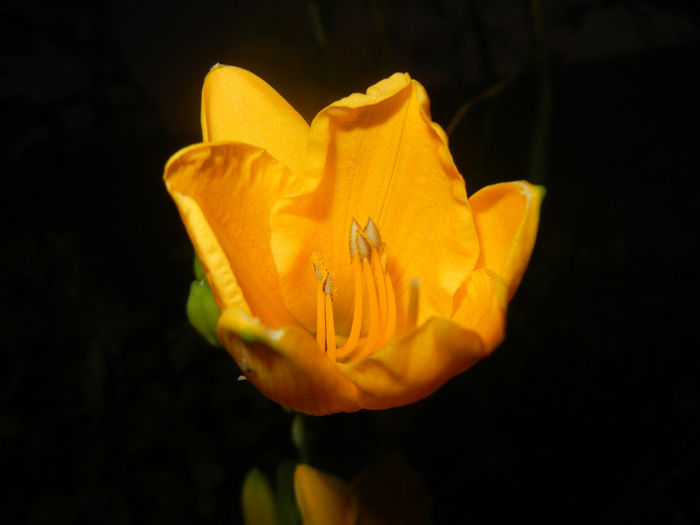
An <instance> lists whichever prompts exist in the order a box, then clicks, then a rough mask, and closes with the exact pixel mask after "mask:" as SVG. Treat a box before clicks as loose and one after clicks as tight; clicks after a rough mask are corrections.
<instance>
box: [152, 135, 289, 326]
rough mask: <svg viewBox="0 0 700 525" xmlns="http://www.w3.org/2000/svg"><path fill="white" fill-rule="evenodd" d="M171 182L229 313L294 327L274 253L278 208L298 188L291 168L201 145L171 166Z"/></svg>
mask: <svg viewBox="0 0 700 525" xmlns="http://www.w3.org/2000/svg"><path fill="white" fill-rule="evenodd" d="M165 181H166V185H167V187H168V191H169V192H170V194H171V195H172V197H173V199H174V200H175V203H176V204H177V206H178V210H179V211H180V214H181V216H182V219H183V222H184V223H185V226H186V228H187V231H188V233H189V235H190V238H191V239H192V242H193V244H194V246H195V249H196V251H197V254H198V255H199V258H200V260H201V262H202V266H203V267H204V269H205V272H206V274H207V278H208V280H209V282H210V283H211V286H212V291H213V292H214V295H215V297H216V299H217V302H218V303H219V307H220V308H221V309H222V310H224V309H225V308H227V307H229V306H236V307H237V308H239V309H241V310H242V311H244V312H246V313H249V314H252V315H254V316H257V317H259V318H260V319H261V320H262V321H263V322H264V323H265V324H266V325H267V326H271V327H277V326H282V325H286V324H290V323H293V322H294V321H293V319H292V318H291V316H290V315H289V313H288V312H287V310H286V308H285V307H284V301H283V300H282V297H281V295H280V289H279V280H278V276H277V270H276V268H275V265H274V262H273V260H272V253H271V251H270V224H269V216H270V209H271V207H272V205H273V204H274V202H275V201H276V199H277V198H279V197H280V196H281V195H284V194H285V193H287V192H289V191H298V184H297V182H296V179H294V178H293V177H292V175H291V173H290V172H289V170H288V169H287V168H286V167H285V166H284V165H282V164H280V163H279V162H277V161H276V160H275V159H274V158H273V157H271V156H270V155H268V154H267V153H266V152H265V151H263V150H261V149H259V148H256V147H253V146H249V145H246V144H200V145H195V146H191V147H189V148H186V149H184V150H181V151H180V152H179V153H177V154H176V155H175V156H173V157H172V158H171V159H170V160H169V161H168V164H167V166H166V169H165Z"/></svg>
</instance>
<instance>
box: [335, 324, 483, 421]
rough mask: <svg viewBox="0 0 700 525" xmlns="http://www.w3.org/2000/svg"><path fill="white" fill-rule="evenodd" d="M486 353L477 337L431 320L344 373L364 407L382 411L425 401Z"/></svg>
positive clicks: (344, 366) (347, 367) (348, 365)
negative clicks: (357, 391) (424, 399)
mask: <svg viewBox="0 0 700 525" xmlns="http://www.w3.org/2000/svg"><path fill="white" fill-rule="evenodd" d="M486 354H487V352H486V350H485V349H484V345H483V342H482V341H481V339H480V338H479V337H478V335H477V334H475V333H472V332H469V331H467V330H464V329H463V328H461V327H460V326H458V325H457V324H455V323H453V322H451V321H448V320H446V319H442V318H439V317H431V318H429V319H428V320H427V321H425V322H424V323H423V324H422V325H421V326H419V327H418V328H416V329H415V330H413V331H412V332H409V333H407V334H405V335H403V336H402V337H399V338H397V339H394V340H393V341H391V342H389V344H387V345H386V346H385V347H384V348H382V349H380V350H377V351H376V352H374V353H373V354H371V355H370V356H368V357H366V358H364V359H362V360H360V361H357V362H355V361H353V362H351V363H349V364H347V365H343V366H342V368H343V372H344V374H345V375H346V376H347V377H348V378H349V379H350V380H351V381H352V382H353V383H355V384H356V385H357V387H358V388H359V389H360V403H361V405H362V407H363V408H370V409H373V410H383V409H385V408H391V407H397V406H402V405H407V404H409V403H413V402H415V401H418V400H420V399H423V398H424V397H426V396H428V395H430V394H432V393H433V392H435V391H436V390H437V389H438V388H439V387H440V386H442V385H443V384H444V383H445V382H446V381H448V380H449V379H451V378H452V377H454V376H456V375H458V374H460V373H462V372H464V371H465V370H466V369H467V368H469V367H471V366H472V365H473V364H475V363H476V362H477V361H478V360H479V359H481V358H482V357H484V356H485V355H486Z"/></svg>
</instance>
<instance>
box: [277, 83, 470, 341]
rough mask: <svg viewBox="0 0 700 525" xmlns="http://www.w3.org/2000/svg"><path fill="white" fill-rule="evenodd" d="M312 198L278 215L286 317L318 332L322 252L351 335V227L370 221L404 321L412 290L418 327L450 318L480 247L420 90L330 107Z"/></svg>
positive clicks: (311, 174) (320, 134) (401, 86)
mask: <svg viewBox="0 0 700 525" xmlns="http://www.w3.org/2000/svg"><path fill="white" fill-rule="evenodd" d="M309 137H310V138H309V145H308V148H307V151H306V154H307V159H306V162H307V164H306V177H307V179H308V180H309V181H318V183H317V185H316V186H315V187H314V188H313V189H312V190H311V191H309V192H307V193H304V194H301V195H298V196H294V197H291V198H290V199H287V200H286V201H282V202H281V203H280V205H279V206H278V207H276V209H275V210H274V211H273V215H272V217H271V224H272V231H273V236H272V250H273V253H274V258H275V262H276V264H277V268H278V270H279V272H280V276H281V284H282V290H283V294H284V297H285V299H286V302H287V307H288V308H289V309H290V311H292V313H293V314H294V315H295V316H296V317H297V319H299V320H301V321H302V322H303V324H304V326H306V327H307V328H309V329H313V322H314V319H315V312H316V307H315V302H314V295H313V293H312V290H313V289H314V282H313V279H314V276H313V275H312V272H310V271H309V263H308V261H309V257H310V255H311V253H313V252H317V253H319V254H320V255H321V257H322V258H323V260H324V262H325V264H326V266H327V267H328V268H329V269H330V271H332V272H334V273H335V275H334V279H335V282H336V284H337V286H336V289H337V291H338V296H337V300H336V302H335V304H334V310H335V312H336V316H337V319H336V328H337V329H338V331H339V333H347V331H348V330H349V325H350V320H351V316H352V302H353V293H352V292H353V286H352V273H351V271H350V264H349V262H350V258H349V254H348V235H349V230H350V224H351V220H352V218H353V217H354V218H356V219H357V220H358V221H359V222H360V223H362V224H364V223H366V221H367V219H368V218H370V217H371V218H372V220H373V221H374V223H375V224H376V225H377V226H378V228H379V231H381V234H382V239H383V240H384V241H385V242H386V244H387V250H388V251H387V253H388V266H389V272H390V274H391V276H392V280H393V283H394V285H395V289H396V293H397V299H398V301H397V302H398V304H397V309H398V315H399V317H400V316H401V315H403V314H404V313H405V312H404V310H405V308H406V304H407V301H408V295H409V288H408V283H409V281H410V280H411V279H414V278H417V279H419V281H420V284H421V301H420V314H419V321H421V320H423V319H425V318H427V317H428V316H430V315H435V314H437V315H442V316H449V315H450V314H451V312H452V295H453V293H454V292H455V290H456V289H457V288H458V287H459V286H460V284H461V283H462V282H463V281H464V278H465V276H466V275H467V274H468V273H469V271H470V270H471V268H472V267H473V265H474V263H475V262H476V259H477V257H478V249H479V248H478V240H477V237H476V232H475V230H474V224H473V220H472V216H471V211H470V208H469V203H468V201H467V198H466V191H465V186H464V181H463V179H462V177H461V175H460V174H459V172H458V171H457V169H456V168H455V165H454V162H453V160H452V156H451V155H450V152H449V149H448V147H447V138H446V136H445V134H444V132H443V131H442V129H441V128H440V127H439V126H438V125H437V124H435V123H433V122H432V121H431V120H430V113H429V101H428V98H427V95H426V93H425V90H424V89H423V87H422V86H421V85H420V84H419V83H417V82H415V81H412V80H411V79H410V77H409V76H408V75H406V74H398V73H397V74H395V75H393V76H392V77H390V78H388V79H385V80H383V81H381V82H379V83H378V84H376V85H375V86H372V87H371V88H369V89H368V90H367V93H366V94H357V93H356V94H353V95H351V96H349V97H347V98H344V99H342V100H340V101H338V102H336V103H334V104H332V105H331V106H329V107H327V108H326V109H324V110H323V111H321V113H319V115H318V116H317V117H316V118H315V119H314V121H313V123H312V124H311V132H310V136H309Z"/></svg>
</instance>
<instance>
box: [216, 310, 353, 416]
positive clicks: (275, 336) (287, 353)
mask: <svg viewBox="0 0 700 525" xmlns="http://www.w3.org/2000/svg"><path fill="white" fill-rule="evenodd" d="M219 339H220V340H221V343H222V344H223V346H224V347H225V348H226V349H227V350H228V351H229V353H230V354H231V355H232V356H233V358H234V359H235V360H236V362H237V363H238V366H239V368H240V369H241V370H242V371H243V372H244V373H245V375H246V377H247V378H248V380H249V381H250V382H251V383H253V384H254V385H255V386H256V387H257V388H258V389H259V390H260V392H262V394H263V395H265V396H267V397H269V398H270V399H272V400H273V401H275V402H277V403H279V404H281V405H282V406H286V407H288V408H291V409H293V410H296V411H298V412H303V413H305V414H313V415H324V414H333V413H336V412H354V411H357V410H359V409H360V408H362V407H361V406H360V405H359V403H358V394H357V387H355V385H354V384H352V382H351V381H350V380H349V379H348V378H347V377H345V376H344V375H343V374H342V373H341V371H340V368H339V367H338V366H337V365H336V364H335V363H334V362H332V361H331V360H330V359H329V358H328V357H327V356H326V354H325V353H323V352H321V351H319V349H318V347H317V346H316V340H315V339H314V337H313V336H312V335H311V334H310V333H309V332H307V331H306V330H304V329H303V328H300V327H298V326H288V327H285V328H280V329H276V330H272V329H269V328H266V327H265V326H264V325H263V324H262V323H260V321H259V320H257V319H255V318H251V317H249V316H247V315H246V314H245V313H244V312H242V311H240V310H239V309H237V308H229V309H227V310H225V311H223V312H222V313H221V317H220V318H219Z"/></svg>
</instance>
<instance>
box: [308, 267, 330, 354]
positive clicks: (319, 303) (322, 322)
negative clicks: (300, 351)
mask: <svg viewBox="0 0 700 525" xmlns="http://www.w3.org/2000/svg"><path fill="white" fill-rule="evenodd" d="M311 264H313V267H314V272H315V273H316V278H317V279H318V286H317V287H316V346H318V349H319V350H321V351H322V352H323V351H325V349H326V341H325V338H326V314H325V312H326V308H325V302H326V294H325V293H324V281H325V280H326V277H327V275H328V270H326V266H325V265H324V264H323V262H322V261H321V257H320V256H319V255H318V254H317V253H314V254H313V255H311Z"/></svg>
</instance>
